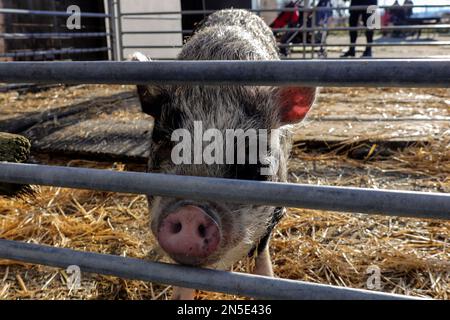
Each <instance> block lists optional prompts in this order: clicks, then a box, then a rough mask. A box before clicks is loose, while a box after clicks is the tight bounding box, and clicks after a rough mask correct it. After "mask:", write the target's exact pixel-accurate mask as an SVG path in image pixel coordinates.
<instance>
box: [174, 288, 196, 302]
mask: <svg viewBox="0 0 450 320" xmlns="http://www.w3.org/2000/svg"><path fill="white" fill-rule="evenodd" d="M194 297H195V289H190V288H182V287H173V292H172V300H194Z"/></svg>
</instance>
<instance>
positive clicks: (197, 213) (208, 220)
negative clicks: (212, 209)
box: [157, 205, 221, 265]
mask: <svg viewBox="0 0 450 320" xmlns="http://www.w3.org/2000/svg"><path fill="white" fill-rule="evenodd" d="M157 238H158V242H159V244H160V246H161V247H162V248H163V249H164V251H166V252H167V254H169V255H170V256H171V257H172V258H173V259H174V260H175V261H177V262H179V263H182V264H189V265H200V264H202V263H203V262H204V261H205V260H207V258H208V257H209V256H210V255H211V254H212V253H214V252H215V251H216V249H217V247H218V246H219V243H220V238H221V233H220V228H219V225H218V223H217V222H216V221H215V220H214V219H213V218H212V217H211V216H210V215H208V214H207V213H206V212H205V211H204V210H203V209H201V208H199V207H197V206H193V205H186V206H182V207H179V208H178V209H177V210H175V211H174V212H171V213H169V214H167V215H166V216H165V217H164V218H163V219H162V220H161V222H160V224H159V227H158V235H157Z"/></svg>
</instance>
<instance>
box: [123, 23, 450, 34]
mask: <svg viewBox="0 0 450 320" xmlns="http://www.w3.org/2000/svg"><path fill="white" fill-rule="evenodd" d="M441 29H444V30H445V29H449V30H450V24H441V25H432V26H429V25H425V26H423V25H422V26H421V25H409V26H385V27H381V28H379V29H373V31H384V30H441ZM353 30H355V31H364V30H369V29H368V28H367V27H363V26H361V27H334V28H323V27H316V28H301V27H299V28H272V31H274V32H295V31H306V32H313V31H318V32H325V31H327V32H330V31H353ZM193 32H194V30H159V31H122V34H180V33H185V34H190V33H193Z"/></svg>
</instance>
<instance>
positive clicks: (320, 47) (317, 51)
mask: <svg viewBox="0 0 450 320" xmlns="http://www.w3.org/2000/svg"><path fill="white" fill-rule="evenodd" d="M303 2H304V3H303V6H302V7H299V8H281V9H279V8H276V9H248V10H249V11H253V12H255V13H256V14H259V15H260V14H263V13H272V12H274V13H279V12H293V11H298V12H299V13H300V15H303V18H304V19H303V22H304V23H303V25H300V26H297V27H293V28H272V30H273V32H274V33H280V32H284V33H289V37H290V38H289V39H288V40H286V41H283V42H282V43H279V47H280V48H281V49H286V48H288V49H295V48H297V49H301V50H300V51H298V52H297V53H300V55H296V56H295V57H296V58H297V59H298V58H303V59H306V58H316V57H320V58H327V56H326V55H323V52H326V50H327V48H337V49H341V48H342V47H349V46H351V45H352V44H351V43H350V42H342V41H341V42H338V43H328V42H327V41H326V38H327V35H329V34H342V33H348V32H349V31H353V30H355V31H365V30H368V27H365V26H361V27H348V26H335V27H332V26H329V24H328V23H327V24H320V23H319V21H317V19H316V18H315V17H316V13H318V12H323V11H327V10H331V11H333V12H342V13H344V12H348V11H349V10H367V6H351V7H349V6H346V7H317V6H315V4H316V1H314V0H311V1H303ZM116 3H117V5H116V8H117V9H116V12H117V22H118V24H117V40H118V51H119V52H118V58H119V60H123V58H124V55H125V54H124V51H125V50H126V49H180V48H181V47H182V46H181V45H178V44H175V45H167V44H158V43H151V44H149V43H142V44H137V45H136V44H135V45H128V44H125V45H123V43H126V42H127V41H126V40H127V39H126V38H125V37H127V36H133V35H167V34H172V35H174V34H179V35H180V38H182V36H185V35H190V34H192V32H193V30H133V31H131V30H124V27H123V24H124V23H123V21H124V19H161V20H163V19H181V17H182V16H186V15H188V16H189V15H199V16H200V15H202V16H206V15H208V14H211V13H213V12H214V11H215V10H185V11H154V12H122V11H121V9H120V0H117V2H116ZM378 8H379V9H380V10H389V9H391V7H390V6H378ZM413 8H416V9H418V8H421V9H425V10H426V9H438V8H440V9H442V8H446V9H448V10H449V12H450V5H415V6H413ZM309 14H310V15H311V16H312V18H311V23H310V25H308V24H307V19H306V16H307V15H309ZM424 22H425V24H415V25H414V24H413V25H411V24H409V25H387V26H381V27H379V28H378V27H377V28H375V29H371V30H372V31H374V32H375V33H377V34H379V33H381V34H384V33H387V32H397V33H400V32H408V33H413V32H414V33H416V34H418V35H420V34H421V33H422V32H430V31H433V32H441V33H446V34H450V33H449V32H450V24H448V23H443V22H438V23H433V24H431V23H426V20H424ZM319 34H320V35H319ZM296 36H301V38H302V39H301V41H300V42H298V41H297V42H295V41H291V40H292V39H294V38H295V37H296ZM308 36H309V37H310V40H308ZM316 37H317V39H316ZM448 45H450V41H434V40H430V39H427V40H421V41H418V40H417V41H409V40H408V41H397V42H392V41H379V42H378V41H377V42H374V43H372V44H369V45H368V46H369V47H386V48H388V47H396V46H401V47H409V46H411V47H412V46H448ZM356 46H366V44H365V43H364V44H360V43H357V44H356ZM289 52H290V53H292V51H289ZM291 56H292V55H291V54H289V55H288V57H287V59H288V58H289V57H291ZM411 58H419V57H411Z"/></svg>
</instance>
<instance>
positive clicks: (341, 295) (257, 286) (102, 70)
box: [0, 60, 450, 299]
mask: <svg viewBox="0 0 450 320" xmlns="http://www.w3.org/2000/svg"><path fill="white" fill-rule="evenodd" d="M317 62H318V61H295V62H294V61H269V62H252V61H197V62H186V61H184V62H183V61H181V62H180V61H179V62H173V61H168V62H65V63H63V62H58V63H52V62H41V63H39V62H36V63H27V62H16V63H0V81H1V82H18V81H19V82H25V81H26V82H30V81H33V82H38V83H56V82H61V83H134V84H136V83H142V84H147V83H164V84H167V83H207V84H208V85H221V84H224V83H234V84H240V85H244V84H258V85H280V84H302V85H319V84H322V85H333V86H336V85H338V86H345V85H366V86H380V85H383V86H391V87H393V86H416V87H429V86H434V87H448V86H449V85H450V60H406V61H395V60H361V61H322V62H320V61H319V63H317ZM267 68H272V69H273V70H282V71H278V73H276V74H275V75H274V74H272V73H271V72H267ZM392 68H394V69H395V68H397V69H395V70H392ZM316 71H317V72H316ZM280 72H281V73H280ZM314 73H317V74H318V76H317V77H315V78H314V77H313V79H312V80H311V79H310V77H311V75H313V74H314ZM267 74H271V77H267V76H264V75H267ZM304 74H308V77H305V76H302V75H304ZM286 77H287V79H288V80H287V81H286ZM347 77H348V78H349V79H350V80H346V78H347ZM373 79H378V80H373ZM379 79H381V80H379ZM0 181H2V182H8V183H21V184H41V185H47V186H58V187H68V188H82V189H94V190H104V191H111V192H125V193H137V194H152V195H160V196H176V197H181V198H190V199H207V200H216V201H217V200H220V201H230V202H237V203H249V204H266V205H276V206H291V207H301V208H310V209H321V210H333V211H346V212H358V213H367V214H385V215H396V216H405V217H420V218H426V219H445V220H450V195H449V194H440V193H423V192H407V191H395V190H372V189H358V188H344V187H331V186H311V185H300V184H288V183H268V182H259V181H242V180H232V179H218V178H202V177H186V176H174V175H163V174H155V173H137V172H114V171H108V170H98V169H82V168H69V167H57V166H43V165H31V164H13V163H0ZM193 190H195V192H193ZM255 191H257V192H255ZM0 258H3V259H12V260H18V261H24V262H31V263H35V264H42V265H47V266H53V267H67V266H69V265H78V266H79V267H80V268H81V270H82V271H86V272H96V273H103V274H108V275H114V276H118V277H124V278H129V279H139V280H144V281H155V282H160V283H165V284H172V285H177V286H182V287H188V288H198V289H204V290H209V291H218V292H225V293H232V294H242V295H246V296H251V297H256V298H278V299H412V298H411V297H406V296H399V295H393V294H388V293H380V292H373V291H364V290H357V289H351V288H339V287H334V286H329V285H320V284H312V283H305V282H301V281H293V280H286V279H273V278H267V277H261V276H254V275H244V274H239V273H230V272H224V271H215V270H206V269H197V268H191V267H185V266H176V265H167V264H162V263H155V262H147V261H143V260H139V259H130V258H123V257H117V256H111V255H102V254H95V253H88V252H78V251H74V250H69V249H61V248H52V247H48V246H42V245H35V244H26V243H21V242H14V241H7V240H0Z"/></svg>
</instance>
